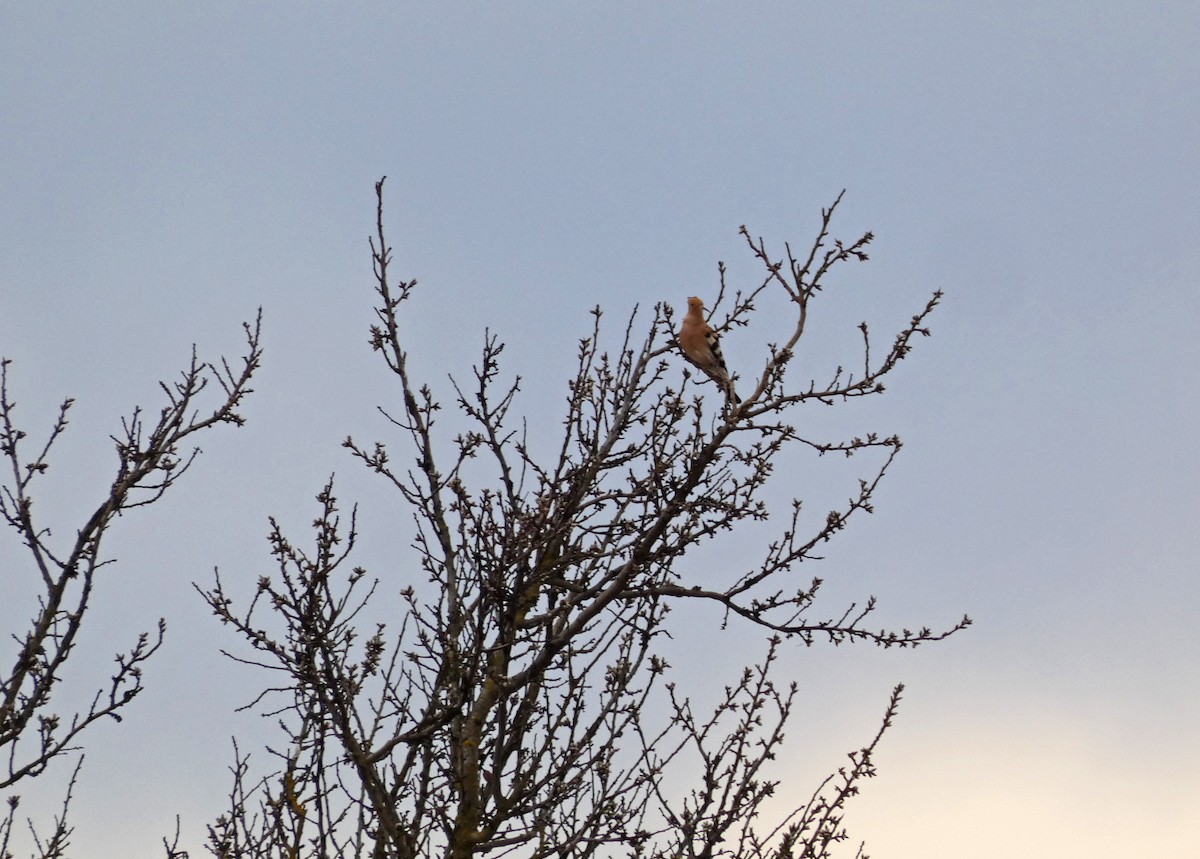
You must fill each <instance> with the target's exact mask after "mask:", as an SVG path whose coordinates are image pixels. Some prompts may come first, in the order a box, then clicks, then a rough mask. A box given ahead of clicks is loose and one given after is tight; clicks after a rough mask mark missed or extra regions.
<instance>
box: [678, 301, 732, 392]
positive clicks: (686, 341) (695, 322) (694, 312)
mask: <svg viewBox="0 0 1200 859" xmlns="http://www.w3.org/2000/svg"><path fill="white" fill-rule="evenodd" d="M679 348H680V349H681V350H683V357H685V358H687V359H688V360H689V361H691V362H692V363H693V364H695V365H696V366H697V367H699V368H700V369H701V370H703V371H704V373H705V375H707V376H708V377H709V378H710V379H712V380H713V381H714V382H716V383H717V386H718V387H720V389H721V390H722V391H724V392H725V397H726V400H727V402H728V404H729V405H730V406H731V407H736V406H737V405H738V404H739V403H740V402H741V401H742V400H741V398H740V397H739V396H738V395H737V394H736V393H735V392H734V390H733V379H731V378H730V377H729V370H728V368H727V367H726V366H725V356H724V355H722V354H721V342H720V339H719V338H718V337H717V332H716V331H713V329H712V326H711V325H709V324H708V322H707V321H705V319H704V302H703V301H701V300H700V299H699V298H696V297H695V296H693V297H692V298H689V299H688V312H687V316H685V317H683V324H682V325H681V326H680V327H679Z"/></svg>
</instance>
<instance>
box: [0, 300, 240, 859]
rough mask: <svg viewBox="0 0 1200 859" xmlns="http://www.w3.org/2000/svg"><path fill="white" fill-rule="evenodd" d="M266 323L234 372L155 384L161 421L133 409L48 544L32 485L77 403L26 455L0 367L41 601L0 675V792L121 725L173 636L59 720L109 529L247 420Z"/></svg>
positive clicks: (10, 506) (55, 844) (11, 502)
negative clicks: (207, 443) (221, 428)
mask: <svg viewBox="0 0 1200 859" xmlns="http://www.w3.org/2000/svg"><path fill="white" fill-rule="evenodd" d="M260 321H261V315H260V320H259V321H256V322H255V324H254V325H253V326H250V325H248V324H247V325H246V326H245V331H246V340H247V351H246V354H245V356H244V357H243V358H242V359H241V361H240V363H239V364H238V365H235V366H231V365H230V364H229V363H227V362H225V361H224V360H222V361H221V363H220V366H216V365H213V364H206V363H202V362H200V361H199V359H198V358H197V357H196V352H195V349H194V348H193V350H192V359H191V363H190V364H189V365H188V367H187V369H186V370H184V371H183V373H182V374H181V378H180V379H179V380H178V381H175V382H173V383H170V384H167V383H160V387H161V389H162V391H163V393H164V394H165V395H166V405H165V406H163V407H162V409H161V411H160V412H159V414H158V417H157V419H156V420H154V419H149V420H148V419H147V416H146V415H145V414H144V413H143V412H142V411H141V409H135V410H134V411H133V413H132V414H131V415H130V416H129V417H127V418H125V419H124V420H123V421H122V427H121V432H120V434H119V435H115V436H113V437H112V440H113V442H114V443H115V445H116V453H117V466H116V473H115V474H114V475H113V478H112V483H111V484H110V486H109V487H108V488H107V490H105V492H104V494H103V495H102V497H101V500H100V502H99V504H98V505H97V506H96V507H95V508H94V511H93V512H92V513H91V515H90V516H88V518H87V520H86V521H85V522H84V523H83V524H82V526H81V527H79V529H78V530H77V531H76V532H75V534H74V535H73V536H70V537H67V538H65V539H56V538H55V537H54V536H53V534H52V533H51V528H50V527H49V526H48V525H47V523H46V521H45V520H44V519H43V518H41V516H40V515H39V514H38V513H37V509H36V508H35V505H34V498H35V494H36V492H35V490H36V489H37V480H38V478H39V477H41V476H42V475H43V474H45V473H46V471H47V470H48V469H49V467H50V454H51V451H52V448H53V447H54V445H55V443H56V442H58V440H59V439H60V438H61V436H62V435H63V433H64V432H65V431H66V428H67V424H68V421H67V417H68V414H69V412H70V409H71V406H72V404H73V402H74V401H73V400H71V399H67V400H65V401H64V402H63V403H62V405H61V406H60V407H59V411H58V417H57V419H56V420H55V421H54V424H53V426H52V427H51V428H50V431H49V432H48V433H47V434H46V437H45V441H44V442H34V443H33V445H34V446H33V449H32V450H28V449H27V445H28V443H29V442H28V441H27V439H28V436H27V434H26V432H25V431H24V430H22V429H20V428H19V425H18V423H17V403H16V401H15V400H14V399H12V396H11V394H10V390H9V379H8V370H9V365H10V363H11V362H10V361H9V360H8V359H3V360H0V456H2V457H3V460H4V461H5V462H6V464H7V469H6V470H7V475H6V476H5V477H4V478H3V479H2V480H0V516H2V517H3V519H4V521H5V522H6V523H7V524H8V525H9V526H10V528H11V529H12V531H11V532H10V533H13V532H15V533H16V535H17V537H18V539H20V541H21V542H22V543H23V544H24V546H25V549H26V550H27V552H28V554H27V555H26V556H25V557H26V558H27V559H28V561H29V572H30V574H31V576H32V578H33V580H35V581H36V584H35V585H34V586H33V589H34V591H35V592H36V594H37V596H36V607H34V608H33V612H32V617H31V618H30V620H29V624H28V627H27V628H25V629H24V630H22V631H20V632H16V633H13V634H12V636H11V638H12V641H13V642H14V643H15V645H16V652H15V656H14V658H13V662H12V667H11V668H10V669H8V670H7V671H6V672H5V673H4V674H2V675H0V753H2V754H3V757H4V758H5V760H4V764H3V769H2V770H0V788H9V787H12V786H14V785H16V784H17V783H18V782H20V781H22V780H23V779H28V778H34V777H36V776H39V775H41V774H42V773H43V772H45V771H46V769H47V768H48V767H49V766H50V764H51V763H53V762H54V761H55V760H56V759H58V758H60V757H63V756H64V755H68V754H69V753H71V752H74V751H77V750H79V749H80V745H79V744H80V741H81V736H80V735H81V734H82V733H83V731H84V730H86V729H87V727H88V726H89V725H91V724H93V723H94V722H96V721H97V720H99V719H103V718H104V717H106V716H108V717H112V718H113V719H115V720H117V721H120V720H121V716H120V711H121V710H122V709H123V708H124V707H126V706H127V705H128V704H129V703H130V702H131V701H132V700H133V699H134V698H136V697H137V695H138V694H139V693H140V692H141V690H142V666H143V665H144V664H145V663H146V661H147V660H149V659H150V658H151V657H152V656H153V655H154V653H155V652H156V651H157V650H158V648H159V646H160V645H161V644H162V641H163V635H164V633H165V631H166V623H165V621H163V620H161V619H160V620H159V622H158V628H157V630H156V631H155V632H154V633H153V634H151V633H149V632H143V633H141V634H140V635H138V637H137V639H136V640H135V641H134V643H133V645H132V646H131V647H130V648H129V649H128V650H127V651H125V652H123V653H118V654H116V657H115V660H116V669H115V672H114V673H113V674H112V675H111V677H110V678H109V679H108V680H107V681H105V682H103V684H102V685H100V686H99V688H97V689H96V690H95V692H94V693H93V694H92V695H91V699H90V703H87V704H85V706H84V707H82V708H81V709H78V710H75V711H74V712H61V711H60V710H59V709H58V708H57V707H56V706H55V705H54V700H53V699H54V696H55V694H56V692H58V691H60V686H61V684H62V677H63V669H64V666H65V664H66V662H67V660H68V659H69V658H70V656H71V654H72V652H73V650H74V647H75V645H76V643H77V641H78V639H79V636H80V632H81V630H82V628H83V622H84V617H85V615H86V614H87V611H88V608H89V605H90V600H91V597H92V593H93V589H94V588H95V587H96V586H97V584H98V582H99V578H98V574H99V572H100V570H101V568H102V567H105V566H107V565H108V564H110V563H112V559H111V558H106V557H105V555H104V553H103V551H102V543H103V540H104V537H105V535H106V534H107V533H108V532H109V529H110V528H111V527H112V525H113V524H114V522H115V521H116V519H117V518H118V517H120V516H121V515H123V514H124V513H127V512H128V511H130V510H133V509H135V508H138V507H145V506H147V505H150V504H153V503H155V502H156V501H158V500H159V499H160V498H162V497H163V495H164V494H165V493H166V492H167V490H168V489H170V488H171V487H172V486H173V485H174V484H175V483H176V481H178V480H179V478H180V477H181V476H182V475H183V474H184V472H186V471H187V470H188V469H189V467H190V466H191V465H192V463H193V462H194V461H195V458H196V455H197V453H198V452H199V451H198V449H192V450H190V451H189V450H188V449H187V448H188V447H189V446H190V444H191V442H192V438H191V437H192V436H194V435H196V434H198V433H200V432H203V431H204V430H207V429H209V428H211V427H214V426H216V425H218V424H236V425H238V426H240V425H241V424H242V423H243V418H242V416H241V415H240V414H239V412H238V409H239V408H240V406H241V404H242V401H243V399H244V398H245V397H246V395H247V394H249V393H250V391H251V389H250V387H249V384H250V379H251V376H252V375H253V374H254V371H255V370H256V369H257V368H258V366H259V360H260V357H261V351H260V349H259V322H260ZM214 382H215V384H216V385H217V386H219V387H220V388H221V390H222V392H223V393H222V395H221V399H220V401H219V402H218V403H217V404H216V405H215V407H213V408H211V411H208V410H207V409H208V408H209V407H208V406H204V407H202V405H201V404H202V402H203V401H204V400H205V399H206V396H205V395H204V391H205V389H206V388H207V387H209V386H210V385H211V384H213V383H214ZM14 581H15V580H14ZM10 593H11V591H10ZM13 598H14V599H15V598H16V597H15V595H14V596H13ZM79 691H82V690H79ZM81 761H82V757H81V758H80V762H81ZM78 773H79V764H76V766H75V769H74V774H73V775H72V777H71V779H70V782H69V783H68V788H67V792H66V795H65V797H64V801H63V805H62V809H61V812H60V813H59V814H58V815H57V816H56V817H55V819H54V823H53V826H52V831H51V833H50V834H49V835H47V836H45V837H39V835H38V833H37V831H36V830H34V831H33V833H32V834H33V840H34V844H35V848H36V850H37V854H38V855H39V856H43V857H58V856H63V855H65V851H66V848H67V846H68V843H69V838H70V834H71V829H70V826H69V824H68V822H67V812H68V807H69V804H70V798H71V793H72V790H73V788H74V786H75V781H76V777H77V776H78ZM18 805H19V796H17V795H13V796H10V797H8V801H7V813H6V815H5V816H4V817H3V818H2V819H0V859H9V857H11V855H12V854H11V852H10V849H9V848H10V844H11V840H12V837H13V826H14V823H15V821H16V812H17V808H18ZM30 826H31V827H32V823H31V824H30Z"/></svg>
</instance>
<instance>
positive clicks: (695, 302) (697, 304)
mask: <svg viewBox="0 0 1200 859" xmlns="http://www.w3.org/2000/svg"><path fill="white" fill-rule="evenodd" d="M703 309H704V302H703V301H701V300H700V299H698V298H697V297H696V296H694V295H693V296H692V297H691V298H689V299H688V310H697V311H699V310H703Z"/></svg>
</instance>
